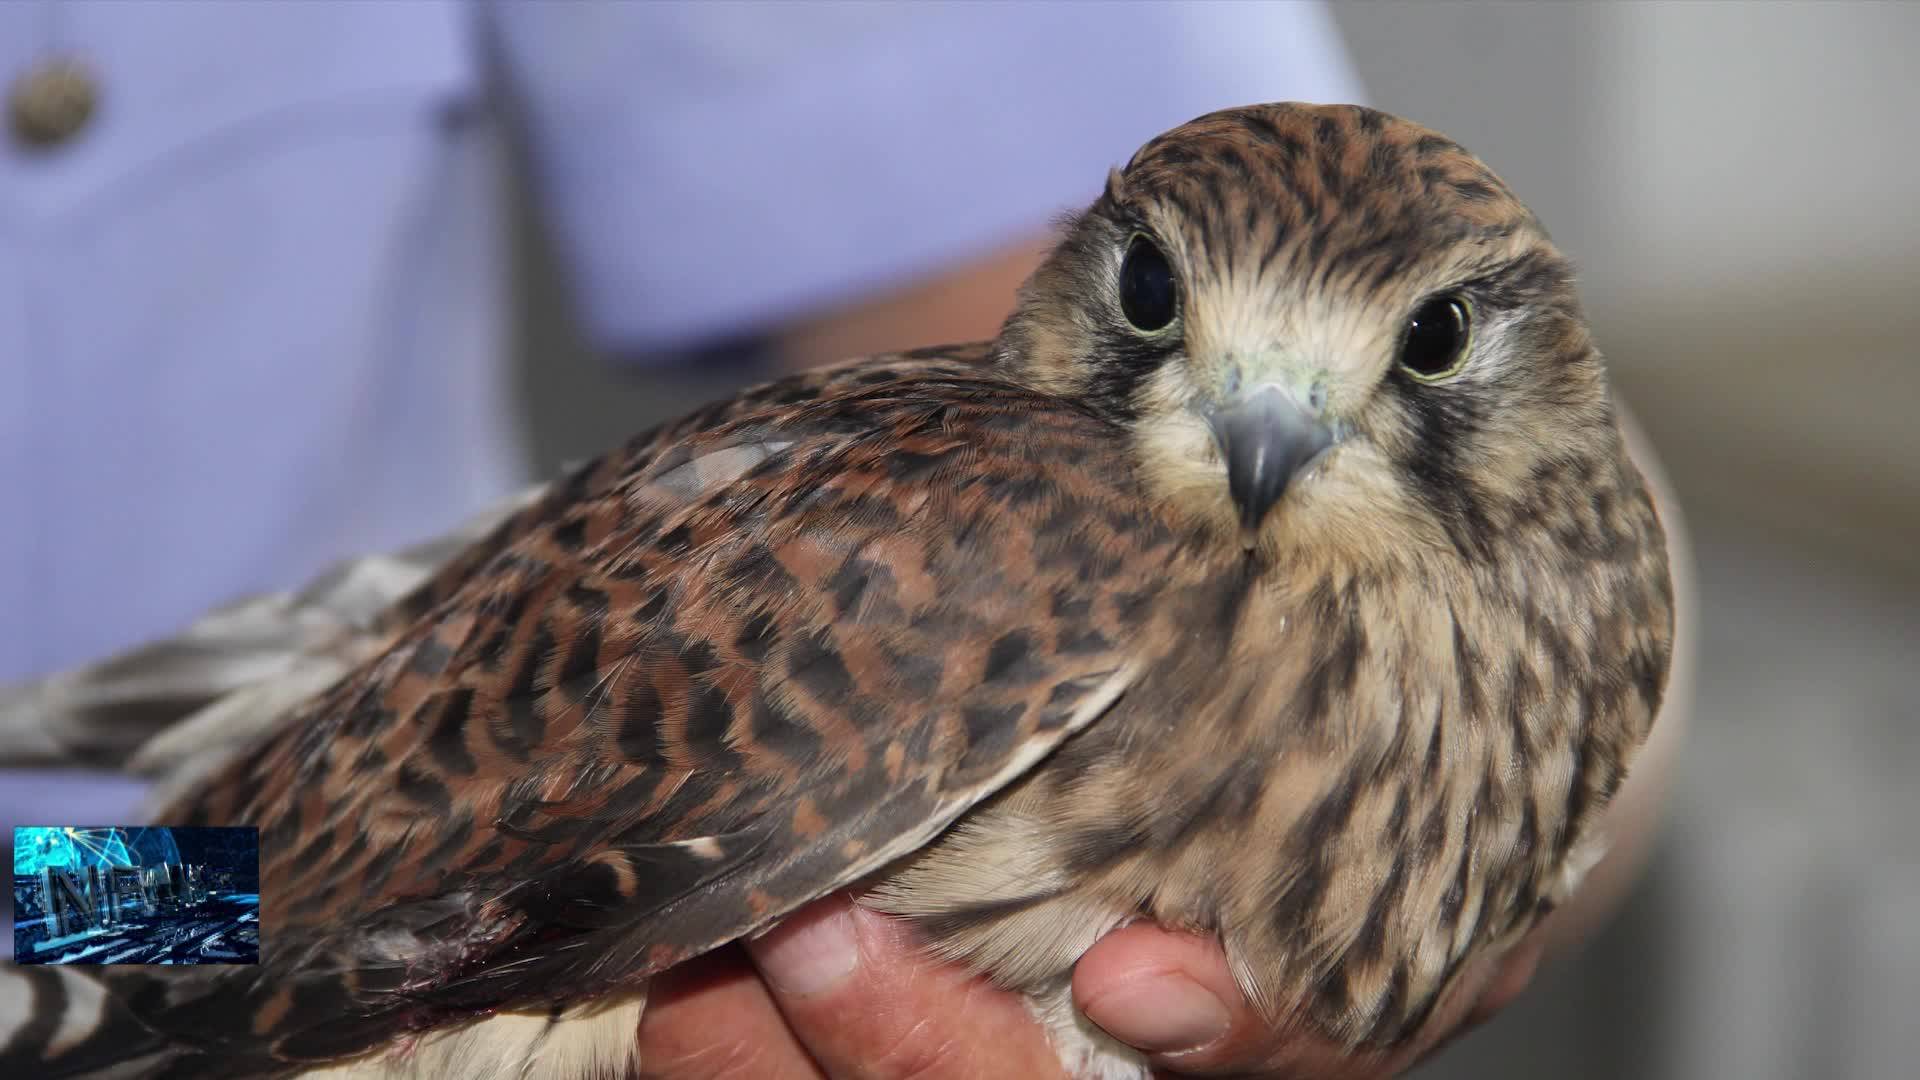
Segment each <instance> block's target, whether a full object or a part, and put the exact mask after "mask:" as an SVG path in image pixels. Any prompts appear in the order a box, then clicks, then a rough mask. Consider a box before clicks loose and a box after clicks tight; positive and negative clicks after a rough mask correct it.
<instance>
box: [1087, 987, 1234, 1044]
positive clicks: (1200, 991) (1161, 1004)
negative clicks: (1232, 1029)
mask: <svg viewBox="0 0 1920 1080" xmlns="http://www.w3.org/2000/svg"><path fill="white" fill-rule="evenodd" d="M1086 1014H1087V1019H1089V1020H1092V1021H1093V1022H1094V1023H1096V1024H1099V1025H1100V1026H1101V1027H1102V1028H1105V1029H1106V1032H1107V1034H1109V1035H1112V1036H1113V1037H1114V1038H1116V1039H1119V1040H1120V1041H1121V1042H1123V1043H1126V1044H1127V1045H1129V1046H1134V1047H1138V1048H1140V1049H1142V1050H1145V1051H1147V1052H1149V1053H1154V1054H1170V1053H1176V1052H1179V1051H1182V1050H1198V1049H1200V1048H1201V1047H1203V1046H1205V1045H1207V1044H1208V1043H1210V1042H1212V1041H1214V1040H1215V1039H1218V1038H1219V1037H1220V1036H1222V1035H1225V1034H1226V1033H1227V1025H1228V1024H1230V1023H1232V1018H1231V1017H1229V1016H1228V1014H1227V1007H1226V1006H1225V1005H1222V1004H1221V1003H1220V999H1219V998H1217V997H1215V996H1213V994H1211V993H1209V992H1208V991H1207V990H1206V989H1204V988H1202V987H1201V986H1200V984H1199V983H1196V982H1193V981H1192V980H1190V979H1185V978H1181V977H1180V976H1178V975H1170V976H1167V977H1165V978H1159V979H1140V980H1136V981H1134V982H1131V983H1128V984H1126V985H1123V986H1120V987H1116V988H1115V989H1113V990H1112V991H1109V992H1108V993H1106V994H1102V995H1100V996H1099V997H1097V998H1095V999H1093V1000H1092V1001H1089V1002H1087V1004H1086Z"/></svg>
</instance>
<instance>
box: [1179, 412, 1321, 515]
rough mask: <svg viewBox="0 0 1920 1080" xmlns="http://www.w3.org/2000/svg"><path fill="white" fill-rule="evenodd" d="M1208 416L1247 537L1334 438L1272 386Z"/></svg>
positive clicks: (1229, 488) (1312, 416)
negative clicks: (1225, 465) (1296, 477)
mask: <svg viewBox="0 0 1920 1080" xmlns="http://www.w3.org/2000/svg"><path fill="white" fill-rule="evenodd" d="M1209 421H1210V423H1211V424H1212V426H1213V431H1214V437H1215V438H1216V439H1217V440H1218V442H1219V444H1220V451H1221V456H1222V457H1224V458H1225V459H1226V464H1227V488H1228V493H1229V494H1230V495H1231V496H1232V497H1233V501H1234V503H1235V505H1237V506H1238V507H1239V508H1240V524H1241V529H1242V532H1243V533H1244V534H1245V535H1246V537H1248V538H1251V537H1252V536H1253V534H1254V533H1256V532H1257V531H1258V529H1259V527H1260V524H1261V522H1262V521H1264V520H1265V518H1266V516H1267V512H1268V511H1270V510H1272V509H1273V507H1274V504H1276V503H1278V502H1279V501H1280V499H1281V498H1282V497H1283V496H1284V495H1285V494H1286V492H1287V488H1288V487H1290V486H1291V485H1292V483H1293V479H1294V477H1295V476H1297V475H1298V474H1299V473H1300V471H1301V470H1302V469H1303V468H1305V467H1306V465H1307V464H1308V463H1309V462H1311V461H1313V460H1314V459H1316V458H1318V457H1319V456H1320V454H1321V452H1322V451H1324V450H1325V449H1326V448H1327V447H1328V446H1329V445H1331V444H1332V442H1333V436H1332V433H1331V432H1329V431H1328V430H1327V427H1326V425H1325V424H1322V423H1321V422H1320V420H1319V419H1318V418H1317V417H1315V416H1314V415H1313V414H1312V413H1310V412H1308V411H1307V409H1306V408H1305V407H1303V406H1302V405H1301V404H1300V403H1299V402H1297V401H1296V400H1294V398H1293V397H1292V396H1291V395H1289V394H1287V393H1285V392H1284V391H1282V390H1281V389H1280V388H1279V387H1276V386H1263V387H1261V388H1260V389H1258V390H1256V391H1254V392H1253V393H1252V394H1250V395H1248V396H1246V397H1244V398H1242V399H1241V400H1239V401H1237V402H1235V403H1234V404H1232V405H1230V406H1228V407H1226V408H1223V409H1219V410H1217V411H1215V412H1214V413H1213V414H1212V415H1211V416H1210V417H1209Z"/></svg>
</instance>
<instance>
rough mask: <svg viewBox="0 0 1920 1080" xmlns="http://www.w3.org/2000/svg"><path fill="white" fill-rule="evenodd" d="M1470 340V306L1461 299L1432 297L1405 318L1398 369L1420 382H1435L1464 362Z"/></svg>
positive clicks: (1461, 365)
mask: <svg viewBox="0 0 1920 1080" xmlns="http://www.w3.org/2000/svg"><path fill="white" fill-rule="evenodd" d="M1472 341H1473V305H1472V304H1470V303H1469V302H1468V301H1467V299H1466V298H1465V297H1463V296H1458V295H1455V294H1452V293H1445V294H1442V295H1440V296H1435V297H1432V298H1430V299H1428V300H1426V301H1424V302H1423V303H1421V305H1420V306H1419V307H1417V308H1415V309H1413V314H1412V315H1410V316H1408V317H1407V326H1406V330H1405V331H1404V332H1403V333H1402V334H1401V337H1400V367H1401V368H1402V369H1403V370H1405V371H1406V373H1407V374H1409V375H1411V376H1413V377H1414V378H1416V379H1419V380H1420V381H1421V382H1438V381H1439V380H1441V379H1444V378H1446V377H1447V376H1449V375H1452V374H1454V373H1455V372H1457V371H1459V370H1460V369H1461V367H1463V366H1464V365H1465V364H1466V362H1467V353H1468V351H1469V349H1468V346H1469V345H1470V344H1471V343H1472Z"/></svg>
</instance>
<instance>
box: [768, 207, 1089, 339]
mask: <svg viewBox="0 0 1920 1080" xmlns="http://www.w3.org/2000/svg"><path fill="white" fill-rule="evenodd" d="M1052 242H1053V238H1052V237H1051V236H1050V235H1047V234H1038V235H1036V236H1035V237H1034V238H1033V239H1031V240H1024V241H1020V242H1017V243H1014V244H1010V245H1008V246H1006V247H1004V248H1001V249H1000V250H998V251H995V252H992V253H990V254H988V255H985V256H983V257H981V258H978V259H973V260H969V261H968V262H966V263H963V264H961V265H959V266H956V267H954V268H953V269H951V270H948V271H944V272H940V273H936V274H934V275H932V276H930V277H926V278H922V279H920V280H918V281H914V282H912V283H910V284H908V285H905V286H903V287H901V288H899V289H894V290H890V291H888V292H884V293H881V294H879V295H877V296H870V297H865V298H862V299H860V300H857V301H854V302H853V303H850V304H846V305H842V306H840V307H838V308H835V309H832V310H829V311H825V312H820V313H817V314H811V315H808V316H806V317H804V318H801V319H797V320H795V321H793V322H791V323H788V324H786V325H785V326H782V327H781V328H780V329H779V330H777V331H775V333H774V335H773V342H772V344H773V347H774V354H775V356H776V357H777V359H778V362H779V363H780V364H781V365H782V366H783V367H785V368H786V369H788V370H790V371H799V370H802V369H805V368H810V367H815V366H818V365H820V364H826V363H831V362H833V361H835V360H845V359H847V358H849V357H854V356H867V355H871V354H873V353H879V352H899V351H901V350H905V349H912V348H917V347H919V346H922V345H955V344H960V343H962V342H968V341H982V340H985V339H987V338H990V337H993V336H994V335H995V334H997V333H999V332H1000V324H1001V323H1002V322H1003V321H1005V320H1006V317H1007V314H1008V313H1009V312H1010V311H1012V310H1013V298H1014V294H1015V292H1016V291H1017V290H1018V289H1019V288H1020V284H1021V283H1022V282H1024V281H1025V280H1026V279H1027V275H1029V274H1031V273H1033V270H1034V268H1035V267H1037V266H1039V265H1040V260H1042V259H1044V258H1046V255H1047V252H1048V251H1049V250H1050V249H1051V247H1052Z"/></svg>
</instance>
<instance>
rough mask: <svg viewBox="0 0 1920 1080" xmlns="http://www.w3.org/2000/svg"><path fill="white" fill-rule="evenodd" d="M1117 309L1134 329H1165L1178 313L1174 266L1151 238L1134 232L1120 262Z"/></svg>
mask: <svg viewBox="0 0 1920 1080" xmlns="http://www.w3.org/2000/svg"><path fill="white" fill-rule="evenodd" d="M1120 312H1121V314H1123V315H1125V316H1126V317H1127V321H1128V322H1129V323H1132V324H1133V328H1134V329H1135V330H1139V331H1141V332H1143V333H1149V334H1150V333H1153V332H1154V331H1156V330H1164V329H1166V327H1167V325H1168V324H1170V323H1172V322H1173V318H1174V316H1175V315H1176V314H1178V313H1179V290H1178V289H1176V288H1175V286H1174V281H1173V267H1172V266H1171V265H1169V264H1168V263H1167V257H1166V256H1165V255H1162V254H1161V253H1160V249H1159V248H1158V247H1156V246H1154V243H1153V241H1152V240H1149V239H1147V237H1146V236H1145V235H1144V234H1142V233H1135V234H1134V235H1133V239H1132V240H1129V241H1128V242H1127V254H1126V257H1125V258H1124V259H1122V260H1121V262H1120Z"/></svg>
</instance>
